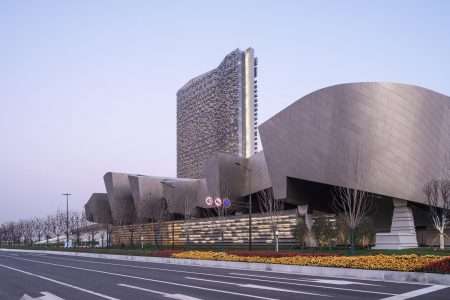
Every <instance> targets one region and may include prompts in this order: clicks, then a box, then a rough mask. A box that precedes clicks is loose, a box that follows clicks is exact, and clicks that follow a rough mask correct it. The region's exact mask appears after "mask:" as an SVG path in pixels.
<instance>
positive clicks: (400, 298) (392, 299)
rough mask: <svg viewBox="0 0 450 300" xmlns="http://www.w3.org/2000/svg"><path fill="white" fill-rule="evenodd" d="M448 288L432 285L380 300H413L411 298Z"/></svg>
mask: <svg viewBox="0 0 450 300" xmlns="http://www.w3.org/2000/svg"><path fill="white" fill-rule="evenodd" d="M446 288H448V286H445V285H432V286H429V287H426V288H423V289H418V290H414V291H411V292H408V293H404V294H400V295H396V296H392V297H389V298H383V299H382V300H403V299H409V298H413V297H417V296H421V295H425V294H429V293H433V292H436V291H439V290H443V289H446Z"/></svg>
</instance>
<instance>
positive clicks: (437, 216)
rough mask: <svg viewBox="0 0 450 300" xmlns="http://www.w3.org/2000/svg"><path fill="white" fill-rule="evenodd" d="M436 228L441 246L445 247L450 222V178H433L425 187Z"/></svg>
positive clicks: (441, 247)
mask: <svg viewBox="0 0 450 300" xmlns="http://www.w3.org/2000/svg"><path fill="white" fill-rule="evenodd" d="M423 192H424V194H425V196H426V198H427V203H428V206H429V208H430V216H431V220H432V221H433V226H434V228H435V229H436V230H437V231H438V232H439V247H440V249H444V248H445V229H446V227H447V225H448V224H449V222H450V180H447V179H442V180H437V179H433V180H431V181H429V182H428V183H427V184H426V185H425V186H424V188H423Z"/></svg>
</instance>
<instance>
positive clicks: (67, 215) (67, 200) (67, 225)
mask: <svg viewBox="0 0 450 300" xmlns="http://www.w3.org/2000/svg"><path fill="white" fill-rule="evenodd" d="M62 195H63V196H66V245H67V247H69V196H71V195H72V194H70V193H64V194H62Z"/></svg>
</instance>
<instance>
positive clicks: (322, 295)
mask: <svg viewBox="0 0 450 300" xmlns="http://www.w3.org/2000/svg"><path fill="white" fill-rule="evenodd" d="M185 278H186V279H191V280H198V281H205V282H212V283H220V284H229V285H234V286H239V287H244V288H253V289H260V290H269V291H277V292H286V293H294V294H303V295H310V296H319V297H330V296H329V295H324V294H318V293H311V292H302V291H296V290H289V289H282V288H276V287H270V286H263V285H257V284H248V283H234V282H226V281H218V280H211V279H204V278H197V277H185Z"/></svg>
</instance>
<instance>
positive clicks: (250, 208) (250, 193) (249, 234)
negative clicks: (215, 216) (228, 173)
mask: <svg viewBox="0 0 450 300" xmlns="http://www.w3.org/2000/svg"><path fill="white" fill-rule="evenodd" d="M234 164H235V165H236V166H239V167H242V168H243V169H245V170H246V171H247V178H248V189H249V193H248V250H249V251H252V176H251V175H250V172H251V171H252V169H250V168H249V167H247V166H244V165H243V164H241V163H239V162H235V163H234Z"/></svg>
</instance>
